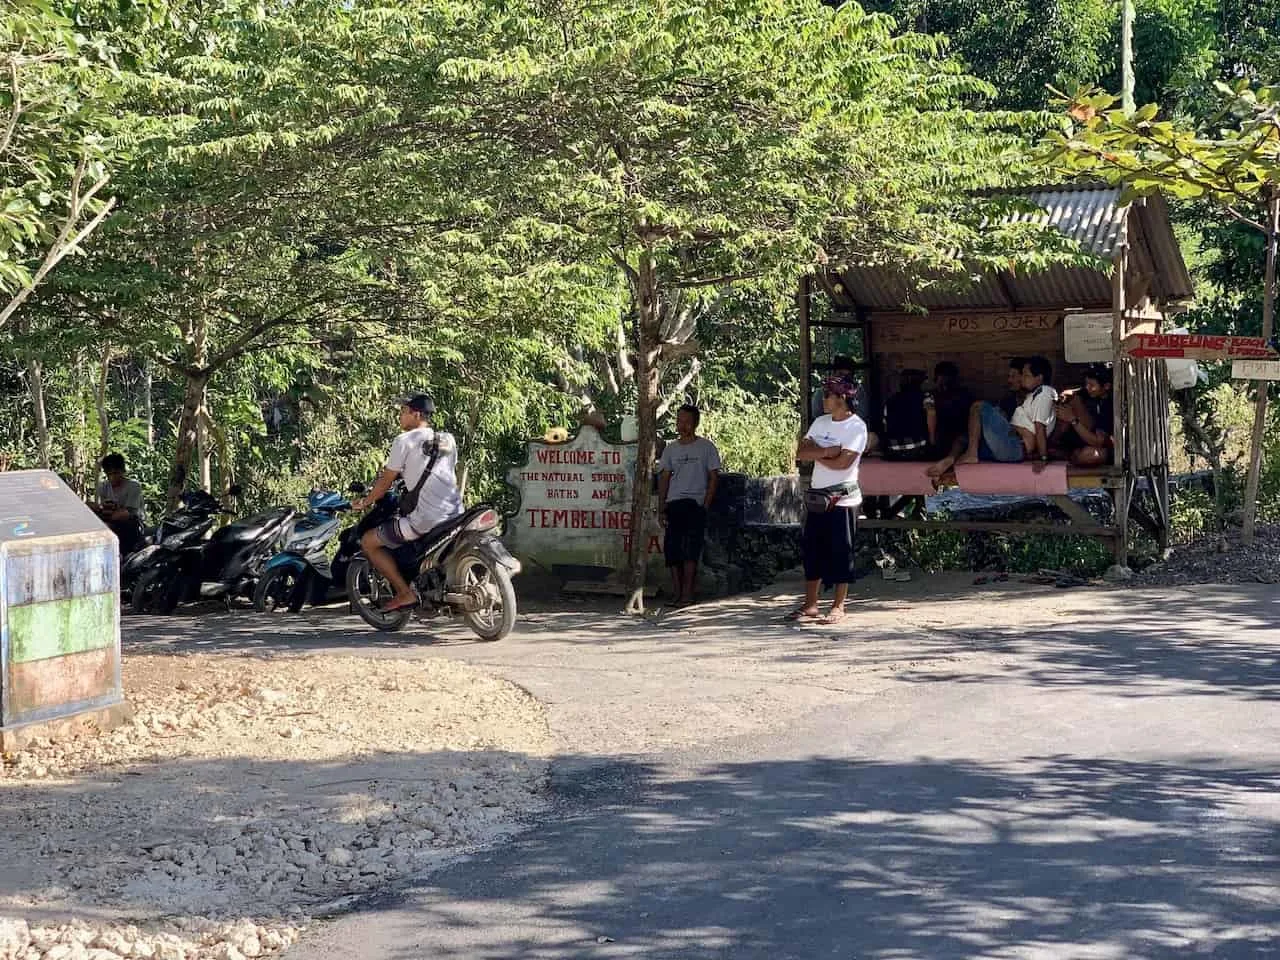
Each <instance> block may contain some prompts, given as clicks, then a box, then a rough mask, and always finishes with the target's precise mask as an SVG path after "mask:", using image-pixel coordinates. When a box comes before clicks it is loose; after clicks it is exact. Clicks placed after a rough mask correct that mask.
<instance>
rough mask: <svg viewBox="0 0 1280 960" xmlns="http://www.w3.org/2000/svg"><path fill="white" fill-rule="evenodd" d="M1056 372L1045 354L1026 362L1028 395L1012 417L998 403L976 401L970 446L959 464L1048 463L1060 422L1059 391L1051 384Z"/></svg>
mask: <svg viewBox="0 0 1280 960" xmlns="http://www.w3.org/2000/svg"><path fill="white" fill-rule="evenodd" d="M1052 373H1053V367H1052V366H1051V365H1050V364H1049V361H1048V360H1046V359H1045V358H1044V357H1031V358H1029V359H1028V360H1027V361H1026V363H1025V365H1024V366H1023V368H1022V386H1023V389H1024V390H1025V391H1026V396H1025V397H1024V398H1023V400H1022V402H1021V403H1020V404H1019V405H1018V407H1017V408H1016V409H1015V410H1014V411H1013V416H1012V417H1009V418H1006V417H1005V415H1004V411H1002V410H1001V409H1000V408H999V407H998V406H996V405H995V404H994V403H987V402H983V403H979V404H975V405H974V407H973V409H972V411H971V412H970V414H969V440H968V447H967V449H966V450H965V452H964V455H963V456H962V457H961V458H960V459H959V460H958V461H957V463H977V462H979V461H980V460H988V461H995V462H997V463H1021V462H1022V461H1024V460H1034V461H1035V462H1036V463H1040V464H1043V463H1046V462H1047V461H1048V459H1049V437H1050V436H1051V435H1052V434H1053V428H1054V426H1055V424H1056V423H1057V406H1058V393H1057V391H1056V390H1054V389H1053V387H1051V386H1049V384H1048V380H1049V377H1050V376H1051V375H1052Z"/></svg>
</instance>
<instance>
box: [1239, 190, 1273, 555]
mask: <svg viewBox="0 0 1280 960" xmlns="http://www.w3.org/2000/svg"><path fill="white" fill-rule="evenodd" d="M1277 244H1280V193H1277V194H1275V195H1274V196H1272V197H1271V199H1270V201H1269V203H1268V204H1267V270H1266V275H1265V278H1264V280H1263V289H1262V336H1263V338H1264V339H1266V340H1270V339H1271V336H1272V334H1273V333H1274V328H1275V312H1276V246H1277ZM1254 386H1255V387H1256V388H1257V390H1258V399H1257V403H1256V405H1255V406H1254V408H1253V435H1252V437H1251V438H1250V441H1249V474H1248V478H1247V479H1246V481H1245V485H1244V525H1243V528H1242V529H1241V531H1240V540H1241V542H1242V543H1245V544H1250V543H1253V528H1254V523H1255V521H1256V520H1257V516H1258V478H1259V475H1260V474H1261V472H1262V447H1263V441H1264V440H1265V439H1266V430H1267V390H1268V388H1269V387H1270V384H1269V383H1268V382H1267V381H1265V380H1259V381H1256V382H1255V383H1254Z"/></svg>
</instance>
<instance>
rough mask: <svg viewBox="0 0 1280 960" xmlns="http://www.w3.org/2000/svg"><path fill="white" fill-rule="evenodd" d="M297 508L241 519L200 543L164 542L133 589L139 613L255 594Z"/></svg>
mask: <svg viewBox="0 0 1280 960" xmlns="http://www.w3.org/2000/svg"><path fill="white" fill-rule="evenodd" d="M296 514H297V511H296V510H294V508H293V507H277V508H275V509H273V510H267V511H264V512H263V513H259V514H256V515H254V516H252V517H247V518H245V519H243V520H237V521H235V522H234V523H230V524H228V525H227V526H225V527H222V528H221V529H219V530H216V531H215V532H214V534H213V536H212V537H210V538H209V539H208V540H206V541H203V542H201V543H194V544H189V545H186V546H183V547H180V548H179V549H176V550H171V549H167V548H165V547H164V546H163V545H162V546H161V548H160V551H159V552H158V553H157V554H156V555H155V559H154V565H153V567H152V569H150V570H148V571H147V572H146V573H145V574H144V575H143V576H141V577H140V578H139V579H138V582H137V584H136V585H135V586H134V588H133V610H134V612H135V613H172V612H173V611H174V610H175V609H176V608H177V606H178V604H180V603H191V602H194V601H196V600H202V599H212V598H216V597H221V598H223V599H225V600H226V601H227V602H228V603H230V602H231V600H232V599H234V598H235V597H238V596H252V595H253V590H254V587H255V586H256V584H257V581H258V577H259V576H260V575H261V574H262V568H263V565H264V564H265V563H266V560H267V558H268V557H269V556H271V554H272V553H274V552H275V550H276V545H277V544H278V543H279V540H280V538H281V536H282V535H283V534H284V532H285V529H286V528H287V526H288V523H289V521H290V520H292V519H293V517H294V516H295V515H296Z"/></svg>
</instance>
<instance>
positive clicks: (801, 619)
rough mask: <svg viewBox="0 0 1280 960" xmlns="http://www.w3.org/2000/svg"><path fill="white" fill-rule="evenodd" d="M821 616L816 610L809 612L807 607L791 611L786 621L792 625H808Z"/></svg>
mask: <svg viewBox="0 0 1280 960" xmlns="http://www.w3.org/2000/svg"><path fill="white" fill-rule="evenodd" d="M821 616H822V614H820V613H818V611H817V610H810V609H809V608H808V607H801V608H800V609H799V610H792V611H791V612H790V613H788V614H787V619H788V620H790V621H792V622H793V623H808V622H810V621H812V620H817V619H819V618H820V617H821Z"/></svg>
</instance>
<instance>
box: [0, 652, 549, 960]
mask: <svg viewBox="0 0 1280 960" xmlns="http://www.w3.org/2000/svg"><path fill="white" fill-rule="evenodd" d="M124 680H125V689H126V693H127V695H128V696H129V698H130V700H131V701H132V702H133V703H134V704H135V707H136V708H137V716H136V718H135V719H134V720H133V722H132V723H131V724H128V725H126V726H125V727H122V728H120V729H117V730H114V731H111V732H110V733H108V734H105V735H103V736H101V737H96V738H83V739H80V740H75V741H70V742H68V743H63V744H49V743H37V744H34V745H33V746H32V747H31V749H29V750H27V751H24V752H23V753H20V754H17V755H13V756H6V757H5V758H4V761H5V762H4V765H3V776H2V777H0V784H2V785H3V786H4V788H5V799H6V801H7V802H6V803H5V804H4V806H3V808H0V864H3V866H0V910H2V911H4V913H6V914H8V915H9V916H11V917H25V918H26V919H27V920H28V921H30V920H31V919H32V918H33V917H35V916H41V917H47V916H50V915H51V914H52V915H53V916H58V917H67V916H69V915H72V914H75V913H79V914H81V915H86V914H94V915H97V916H100V917H102V918H104V919H111V920H117V921H119V920H131V921H134V922H137V923H139V924H145V923H146V922H148V921H152V920H154V919H155V918H157V917H160V916H165V917H179V918H200V919H199V920H198V921H197V922H198V923H199V924H200V926H198V927H197V928H190V923H189V922H188V923H187V925H186V926H177V927H169V928H166V929H165V930H160V929H159V928H155V927H152V928H148V930H146V931H143V932H141V933H140V932H139V931H136V930H133V931H131V930H129V928H127V927H124V928H122V927H121V926H120V924H119V923H114V924H108V925H102V924H99V925H96V926H91V927H88V928H75V927H67V926H65V925H64V926H61V927H55V926H51V925H47V924H46V925H45V926H43V927H35V928H34V929H32V928H30V927H28V928H26V930H27V932H26V935H25V936H26V941H27V942H26V943H25V944H24V945H23V946H22V947H21V948H17V947H14V948H13V949H11V950H10V951H9V954H6V952H5V947H4V944H5V935H4V932H3V930H0V958H2V957H5V956H7V955H10V954H11V955H13V956H21V957H40V958H43V960H59V958H78V957H80V956H81V951H87V952H86V953H85V956H90V957H92V958H93V960H108V958H109V957H110V956H115V957H124V956H138V955H139V952H141V953H143V954H145V952H146V950H147V949H152V950H153V951H154V955H156V956H160V955H161V947H165V952H167V953H168V955H169V956H170V957H173V958H177V957H206V956H207V957H214V956H228V951H227V949H225V948H227V947H230V948H231V949H233V950H235V951H237V952H238V953H239V955H241V956H254V955H261V954H266V953H271V952H274V951H277V950H279V949H283V947H284V946H286V945H287V944H288V943H289V942H291V940H292V938H293V936H295V935H296V926H297V924H299V923H301V922H302V921H303V920H304V918H305V917H307V916H309V915H312V914H315V913H316V912H320V911H323V910H326V909H329V908H330V905H332V904H333V903H334V902H335V901H341V900H342V899H343V898H347V897H353V896H359V895H361V894H365V893H367V892H369V891H372V890H374V889H376V888H378V887H380V886H382V885H384V884H386V883H387V882H389V881H392V880H394V879H396V878H397V877H403V876H408V875H412V874H415V873H419V872H421V871H423V870H425V869H427V868H428V867H430V866H432V865H433V864H435V863H438V862H439V861H441V860H442V859H445V858H447V857H448V856H451V855H454V854H456V853H457V852H458V851H459V850H462V849H466V848H468V847H472V846H475V845H478V844H482V843H485V842H487V841H489V840H492V839H493V838H495V837H497V836H500V835H501V834H502V833H503V832H504V831H507V830H510V829H512V828H513V824H514V823H515V822H516V818H517V817H519V816H521V815H523V814H526V813H529V812H531V811H533V810H535V809H537V808H538V807H539V805H540V804H542V803H543V802H544V797H543V787H544V783H545V776H546V756H547V754H548V753H549V751H550V739H549V735H548V732H547V725H546V720H545V716H544V713H543V709H542V707H541V705H540V704H539V703H538V702H537V701H535V700H534V699H533V698H532V697H530V696H529V695H528V694H526V693H525V692H524V691H523V690H520V689H519V688H518V687H515V686H513V685H512V684H509V683H506V682H505V681H501V680H497V679H495V678H492V677H489V676H487V675H485V674H483V673H481V672H480V671H478V670H476V669H475V668H472V667H469V666H466V665H464V664H459V663H456V662H453V661H448V660H423V661H412V662H409V661H403V660H373V659H363V658H356V657H295V656H278V657H271V658H262V657H248V656H245V657H234V656H231V657H229V656H210V655H204V654H192V655H186V656H134V657H130V658H128V659H127V660H126V662H125V676H124ZM246 917H255V918H259V919H263V920H266V921H268V922H267V923H266V924H265V926H262V928H261V929H255V931H247V928H244V927H243V926H241V927H237V926H236V924H237V922H239V923H241V924H243V923H244V922H245V921H244V918H246ZM219 921H221V925H219V923H218V922H219ZM12 929H14V930H17V929H18V928H17V927H16V926H15V927H13V928H12ZM237 931H239V932H238V933H237ZM135 934H136V935H135ZM104 937H105V939H106V940H108V941H111V942H112V943H114V944H115V946H116V947H119V946H120V945H121V944H123V943H128V950H127V951H126V952H123V953H122V952H120V950H119V949H115V948H114V947H112V946H103V945H101V944H99V945H97V946H94V945H93V944H95V943H97V941H98V940H102V939H103V938H104ZM157 937H159V939H157ZM165 937H167V938H168V939H164V938H165ZM51 938H52V942H51ZM148 938H150V939H148ZM11 939H12V940H13V941H14V942H15V943H16V942H17V941H18V940H19V939H22V937H21V935H20V934H19V933H13V935H12V937H11ZM238 941H244V942H243V944H242V945H241V946H243V947H247V948H248V949H247V950H246V949H242V948H241V946H236V943H237V942H238ZM140 942H141V943H143V946H142V947H141V948H137V944H138V943H140ZM33 944H35V945H36V946H33ZM166 945H167V946H166ZM64 947H65V948H67V949H66V950H63V949H61V948H64ZM33 950H34V951H35V952H32V951H33ZM93 950H98V951H108V950H110V951H112V952H111V953H110V954H107V953H98V954H93V953H92V951H93ZM254 950H256V951H257V954H255V953H254V952H253V951H254ZM21 951H26V952H21Z"/></svg>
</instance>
